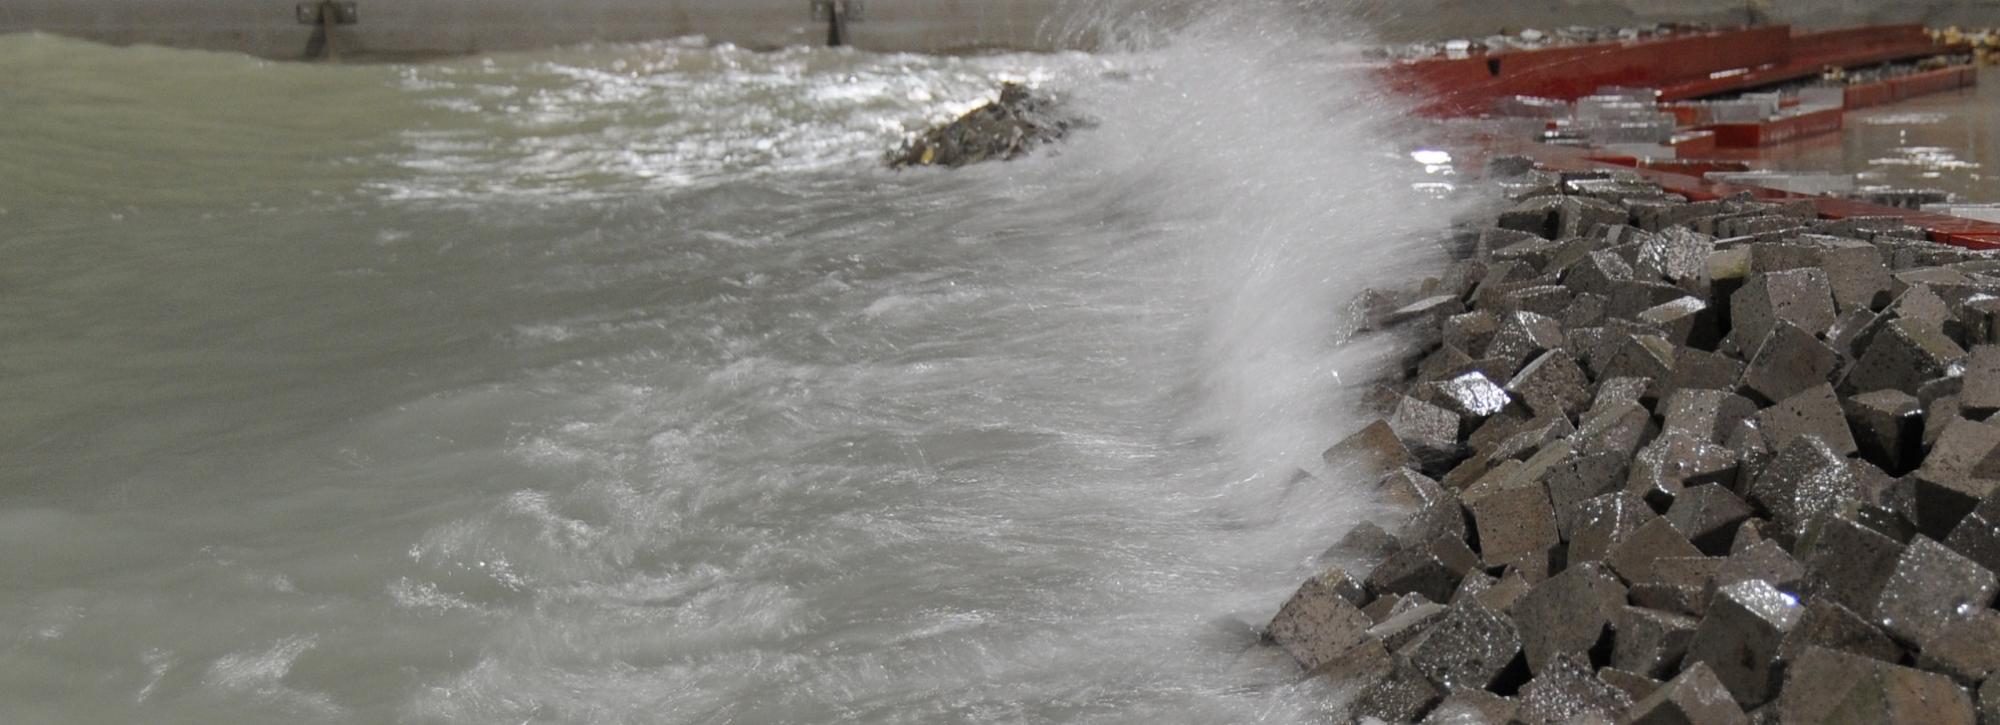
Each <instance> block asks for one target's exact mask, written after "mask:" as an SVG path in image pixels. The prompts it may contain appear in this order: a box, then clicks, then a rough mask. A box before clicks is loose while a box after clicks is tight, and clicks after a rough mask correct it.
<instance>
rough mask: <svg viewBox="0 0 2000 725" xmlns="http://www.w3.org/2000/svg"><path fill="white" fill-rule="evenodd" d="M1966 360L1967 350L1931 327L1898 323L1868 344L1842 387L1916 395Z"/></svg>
mask: <svg viewBox="0 0 2000 725" xmlns="http://www.w3.org/2000/svg"><path fill="white" fill-rule="evenodd" d="M1964 357H1965V350H1964V349H1962V348H1960V347H1959V346H1958V343H1956V342H1953V341H1952V340H1951V338H1949V337H1946V336H1945V335H1944V333H1943V332H1940V331H1938V330H1936V329H1933V328H1931V327H1927V326H1924V325H1921V324H1917V323H1913V322H1911V321H1910V320H1902V319H1899V320H1894V321H1891V322H1889V323H1888V324H1887V325H1885V326H1883V327H1882V329H1881V330H1880V331H1879V332H1877V333H1876V334H1875V335H1874V336H1873V337H1871V338H1870V339H1869V340H1868V342H1867V350H1866V351H1865V352H1863V353H1862V354H1861V357H1860V359H1858V360H1856V361H1855V362H1854V366H1853V367H1852V368H1851V369H1849V370H1848V372H1847V378H1846V380H1845V382H1843V383H1842V387H1843V388H1844V389H1846V390H1850V391H1853V392H1857V393H1862V392H1868V391H1871V390H1884V389H1890V390H1901V391H1903V392H1905V393H1910V394H1912V395H1915V394H1916V393H1917V388H1918V386H1920V385H1922V384H1923V383H1924V382H1925V381H1928V380H1931V379H1932V378H1936V377H1939V376H1942V375H1944V374H1945V371H1946V370H1948V369H1949V368H1950V367H1951V366H1952V365H1953V364H1955V363H1957V362H1959V360H1961V359H1962V358H1964Z"/></svg>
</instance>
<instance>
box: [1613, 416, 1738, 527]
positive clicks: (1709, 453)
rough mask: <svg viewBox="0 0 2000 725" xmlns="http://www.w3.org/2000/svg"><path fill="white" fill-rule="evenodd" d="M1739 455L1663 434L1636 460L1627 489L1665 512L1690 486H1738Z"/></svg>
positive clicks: (1695, 440)
mask: <svg viewBox="0 0 2000 725" xmlns="http://www.w3.org/2000/svg"><path fill="white" fill-rule="evenodd" d="M1736 464H1737V461H1736V453H1735V452H1734V451H1731V450H1729V449H1728V448H1724V447H1722V446H1719V445H1716V444H1714V443H1710V442H1708V441H1705V440H1700V439H1697V438H1694V437H1692V436H1687V435H1681V434H1674V435H1661V436H1659V437H1657V438H1654V439H1653V442H1652V443H1651V444H1649V445H1647V446H1646V447H1645V448H1644V449H1642V450H1640V451H1639V455H1638V456H1637V457H1635V458H1634V459H1633V461H1632V468H1631V473H1630V474H1628V475H1627V477H1626V480H1625V490H1626V491H1627V492H1628V493H1632V494H1634V495H1636V496H1639V497H1640V498H1643V499H1646V501H1647V503H1650V504H1652V505H1653V507H1654V508H1656V509H1665V508H1667V507H1668V506H1669V505H1671V504H1672V503H1673V501H1674V499H1675V498H1676V497H1678V496H1680V494H1681V492H1682V491H1683V490H1684V489H1686V488H1687V487H1689V486H1703V485H1707V484H1719V485H1723V486H1735V485H1736V474H1737V466H1736Z"/></svg>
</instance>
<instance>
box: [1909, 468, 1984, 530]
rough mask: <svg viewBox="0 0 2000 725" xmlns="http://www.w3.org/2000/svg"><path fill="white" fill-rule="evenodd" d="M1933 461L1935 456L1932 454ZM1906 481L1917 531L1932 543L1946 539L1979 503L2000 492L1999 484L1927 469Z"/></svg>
mask: <svg viewBox="0 0 2000 725" xmlns="http://www.w3.org/2000/svg"><path fill="white" fill-rule="evenodd" d="M1932 457H1933V458H1936V453H1935V452H1933V454H1932ZM1905 478H1906V480H1908V481H1910V492H1911V496H1912V497H1913V498H1914V501H1913V502H1912V503H1911V509H1912V511H1911V513H1913V514H1915V519H1916V524H1917V530H1918V531H1920V532H1922V533H1923V534H1924V535H1926V536H1929V537H1931V538H1934V539H1942V538H1949V537H1950V535H1951V531H1952V529H1954V528H1957V527H1958V524H1959V522H1960V521H1963V520H1964V519H1965V518H1966V516H1968V515H1970V514H1971V513H1972V510H1973V509H1974V508H1975V507H1977V506H1978V505H1979V501H1980V500H1981V499H1984V498H1986V497H1987V496H1990V495H1992V494H1993V492H1994V491H1995V490H2000V480H1995V479H1990V478H1974V477H1972V476H1967V475H1963V474H1958V473H1952V472H1949V471H1939V470H1932V469H1931V468H1929V467H1928V466H1927V467H1925V468H1920V469H1918V470H1917V472H1916V473H1912V474H1910V475H1909V476H1907V477H1905Z"/></svg>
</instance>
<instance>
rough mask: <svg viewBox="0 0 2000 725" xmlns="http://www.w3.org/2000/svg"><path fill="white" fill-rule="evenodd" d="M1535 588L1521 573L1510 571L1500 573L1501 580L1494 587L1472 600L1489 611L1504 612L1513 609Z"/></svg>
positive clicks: (1473, 597) (1482, 591) (1478, 594)
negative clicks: (1515, 604)
mask: <svg viewBox="0 0 2000 725" xmlns="http://www.w3.org/2000/svg"><path fill="white" fill-rule="evenodd" d="M1533 586H1534V585H1533V584H1530V583H1529V582H1528V578H1527V577H1526V576H1525V575H1523V574H1522V573H1521V572H1520V571H1518V570H1515V569H1508V570H1506V571H1503V572H1501V573H1500V578H1499V580H1497V581H1495V582H1493V586H1490V587H1487V588H1485V589H1483V590H1481V591H1480V592H1478V593H1476V594H1474V595H1472V600H1473V602H1474V603H1477V604H1478V605H1480V606H1482V607H1485V608H1487V609H1491V610H1494V611H1496V612H1504V611H1507V610H1508V608H1510V607H1513V606H1514V603H1515V602H1518V601H1520V600H1521V597H1523V596H1526V595H1527V593H1528V590H1529V589H1530V588H1531V587H1533Z"/></svg>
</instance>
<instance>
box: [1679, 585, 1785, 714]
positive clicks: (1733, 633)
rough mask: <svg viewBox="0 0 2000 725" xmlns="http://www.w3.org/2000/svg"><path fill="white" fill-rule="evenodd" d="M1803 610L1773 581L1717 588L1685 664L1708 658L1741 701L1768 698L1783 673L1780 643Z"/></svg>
mask: <svg viewBox="0 0 2000 725" xmlns="http://www.w3.org/2000/svg"><path fill="white" fill-rule="evenodd" d="M1799 614H1800V607H1799V605H1798V601H1797V600H1796V599H1794V598H1793V597H1791V596H1790V595H1787V594H1785V593H1783V592H1780V591H1778V590H1777V589H1776V588H1774V587H1772V586H1771V585H1770V584H1769V583H1768V582H1762V581H1754V580H1753V581H1747V582H1740V583H1737V584H1732V585H1729V586H1726V587H1722V588H1720V589H1717V590H1716V592H1715V596H1714V597H1713V598H1711V599H1710V600H1709V605H1708V611H1707V614H1706V615H1705V616H1703V617H1702V620H1701V625H1700V626H1698V627H1697V628H1696V629H1695V634H1694V640H1693V641H1692V642H1690V643H1689V644H1688V652H1687V657H1686V659H1685V660H1684V666H1687V667H1692V666H1693V665H1694V663H1697V662H1700V663H1706V664H1707V665H1708V666H1709V667H1710V668H1712V669H1714V670H1715V674H1716V676H1717V677H1718V678H1720V679H1721V680H1722V683H1723V686H1725V687H1727V688H1728V689H1729V694H1730V695H1731V696H1732V697H1734V698H1736V703H1737V704H1738V705H1741V706H1743V707H1745V708H1752V707H1756V706H1758V705H1761V704H1764V702H1765V701H1767V700H1770V699H1771V697H1772V696H1774V695H1776V694H1777V691H1778V685H1779V683H1780V678H1781V677H1782V676H1783V674H1784V673H1783V668H1782V667H1781V666H1780V664H1779V663H1778V661H1777V658H1778V647H1779V645H1780V644H1782V643H1783V641H1784V638H1785V635H1786V633H1788V632H1790V631H1791V630H1792V628H1793V627H1794V626H1796V625H1797V624H1798V619H1799Z"/></svg>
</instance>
